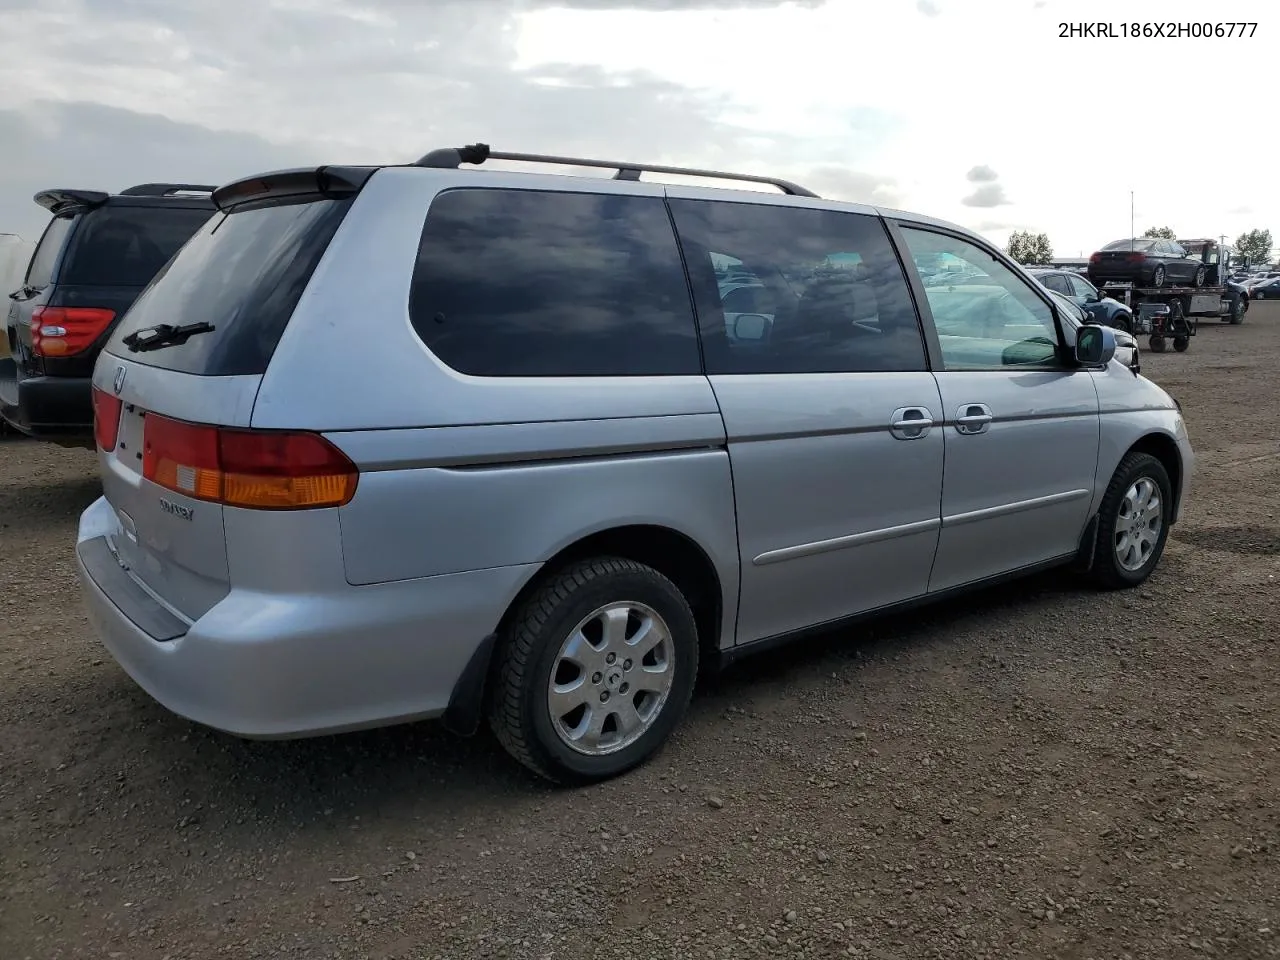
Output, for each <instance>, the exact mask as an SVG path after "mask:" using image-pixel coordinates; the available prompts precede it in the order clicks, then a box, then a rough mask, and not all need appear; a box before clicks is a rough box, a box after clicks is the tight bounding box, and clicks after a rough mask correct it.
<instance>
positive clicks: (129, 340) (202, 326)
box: [121, 321, 213, 353]
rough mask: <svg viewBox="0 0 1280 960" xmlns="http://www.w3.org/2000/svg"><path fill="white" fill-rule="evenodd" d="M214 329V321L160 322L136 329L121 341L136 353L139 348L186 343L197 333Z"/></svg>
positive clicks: (154, 347) (152, 348)
mask: <svg viewBox="0 0 1280 960" xmlns="http://www.w3.org/2000/svg"><path fill="white" fill-rule="evenodd" d="M212 329H213V324H212V323H205V322H204V321H201V322H200V323H184V324H179V325H177V326H174V325H173V324H172V323H160V324H156V325H155V326H154V327H146V328H145V329H142V330H135V331H134V332H133V333H131V334H129V335H128V336H127V337H125V338H124V340H123V341H121V342H122V343H123V344H124V345H125V346H126V347H128V348H129V349H130V350H132V351H134V352H135V353H136V352H137V351H139V350H158V349H160V348H161V347H168V346H172V345H174V344H180V343H186V342H187V340H188V339H189V338H190V337H192V336H193V335H195V334H197V333H208V332H209V331H210V330H212Z"/></svg>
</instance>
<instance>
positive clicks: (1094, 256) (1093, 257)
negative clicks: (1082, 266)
mask: <svg viewBox="0 0 1280 960" xmlns="http://www.w3.org/2000/svg"><path fill="white" fill-rule="evenodd" d="M1089 262H1090V263H1101V262H1102V254H1100V253H1095V254H1092V255H1091V256H1090V257H1089Z"/></svg>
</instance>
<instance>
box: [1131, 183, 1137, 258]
mask: <svg viewBox="0 0 1280 960" xmlns="http://www.w3.org/2000/svg"><path fill="white" fill-rule="evenodd" d="M1137 229H1138V228H1137V227H1135V226H1134V225H1133V191H1132V190H1130V191H1129V252H1130V253H1133V234H1134V231H1135V230H1137Z"/></svg>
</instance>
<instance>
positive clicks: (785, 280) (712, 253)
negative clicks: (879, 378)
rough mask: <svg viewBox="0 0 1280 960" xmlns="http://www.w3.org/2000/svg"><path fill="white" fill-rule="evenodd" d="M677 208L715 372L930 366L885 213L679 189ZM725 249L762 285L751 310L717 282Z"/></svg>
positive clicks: (674, 209)
mask: <svg viewBox="0 0 1280 960" xmlns="http://www.w3.org/2000/svg"><path fill="white" fill-rule="evenodd" d="M671 209H672V212H673V214H674V216H675V220H676V228H677V231H678V232H679V234H680V240H681V243H682V244H683V245H684V253H685V262H686V263H687V264H688V265H689V270H690V277H691V280H692V281H693V287H694V290H695V291H696V295H697V297H698V313H699V323H700V328H701V333H702V340H703V350H704V354H705V357H706V364H707V372H708V373H711V374H745V373H843V372H861V371H913V370H925V369H927V366H926V361H925V349H924V340H923V337H922V336H921V333H920V325H919V321H918V318H917V316H916V311H915V305H914V303H913V302H912V300H911V294H910V292H909V290H908V287H907V282H906V277H905V276H904V274H903V272H902V265H901V264H900V263H899V262H898V259H897V257H896V256H895V254H894V252H893V247H892V246H891V244H890V243H889V237H888V234H887V233H886V232H885V228H884V225H883V224H882V223H881V222H880V220H879V219H878V218H876V217H872V216H865V215H862V214H856V213H843V212H840V211H835V210H805V209H800V208H796V207H782V206H770V205H766V204H751V203H726V202H723V201H716V200H675V201H672V202H671ZM726 260H732V261H734V262H736V263H738V264H740V265H741V266H740V267H737V268H736V269H738V270H740V272H741V273H742V274H744V275H746V276H747V277H748V278H749V281H748V282H750V283H752V284H753V289H755V290H756V291H757V292H756V294H755V296H753V297H752V299H751V301H750V305H751V306H752V307H753V308H754V309H753V310H751V311H749V312H744V311H742V306H743V305H744V304H742V303H740V302H739V300H738V295H737V294H736V293H734V292H733V291H732V290H727V289H726V285H725V284H723V283H719V284H717V283H716V278H715V265H716V264H718V263H724V262H725V261H726ZM713 291H719V293H718V295H717V293H715V292H713Z"/></svg>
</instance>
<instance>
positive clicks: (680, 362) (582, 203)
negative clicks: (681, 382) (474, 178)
mask: <svg viewBox="0 0 1280 960" xmlns="http://www.w3.org/2000/svg"><path fill="white" fill-rule="evenodd" d="M409 316H410V319H411V320H412V322H413V328H414V330H416V331H417V333H418V336H419V337H421V338H422V340H423V342H424V343H426V345H427V346H428V347H429V348H430V349H431V351H432V353H434V354H435V355H436V356H437V357H439V358H440V360H442V361H443V362H444V363H447V364H448V365H449V366H450V367H452V368H453V369H455V370H457V371H459V372H461V373H465V374H470V375H472V376H483V377H607V376H660V375H678V374H697V373H700V372H701V361H700V358H699V356H698V341H697V332H696V330H695V327H694V319H693V307H692V304H691V302H690V300H689V288H688V283H687V281H686V279H685V275H684V268H683V265H682V264H681V262H680V251H679V249H678V247H677V246H676V239H675V234H674V232H673V231H672V229H671V221H670V219H669V218H668V216H667V211H666V207H665V205H664V203H663V201H662V200H661V199H660V198H658V197H626V196H613V195H606V194H590V193H556V192H552V191H543V190H494V189H481V188H461V189H456V190H449V191H446V192H445V193H442V194H440V195H439V196H437V197H436V198H435V200H434V201H433V202H432V204H431V209H430V210H429V211H428V212H427V219H426V223H425V224H424V226H423V229H422V240H421V243H420V245H419V248H418V262H417V265H416V267H415V269H414V273H413V283H412V288H411V291H410V295H409Z"/></svg>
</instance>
